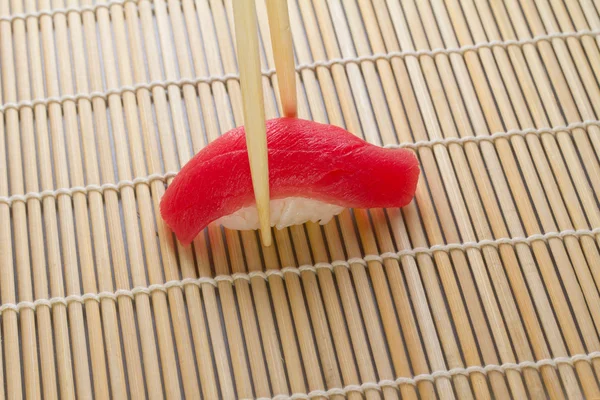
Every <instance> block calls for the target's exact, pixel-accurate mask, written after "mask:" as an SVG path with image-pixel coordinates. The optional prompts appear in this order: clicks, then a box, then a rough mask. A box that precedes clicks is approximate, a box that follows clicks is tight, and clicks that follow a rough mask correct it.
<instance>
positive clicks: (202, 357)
mask: <svg viewBox="0 0 600 400" xmlns="http://www.w3.org/2000/svg"><path fill="white" fill-rule="evenodd" d="M115 19H116V18H115V16H114V15H113V21H114V20H115ZM119 19H121V17H119ZM113 23H115V22H113ZM178 39H179V38H178ZM119 53H120V57H119V60H126V59H127V57H126V49H124V48H119ZM138 63H139V61H138ZM138 65H139V64H138ZM119 70H120V71H121V76H122V81H124V82H125V84H131V82H132V77H131V73H130V72H129V71H130V66H129V65H128V64H124V63H121V65H120V69H119ZM149 106H150V105H148V107H149ZM149 111H150V110H149ZM133 112H134V109H133V104H131V113H133ZM197 120H199V118H197ZM198 125H199V123H198ZM129 131H130V132H131V133H132V134H133V133H136V132H139V128H137V127H131V128H130V129H129ZM137 141H139V143H140V145H141V137H140V138H139V139H136V142H137ZM134 148H135V142H133V143H132V153H133V154H136V153H135V151H133V149H134ZM153 151H156V150H153ZM140 172H141V173H144V172H145V166H144V163H143V158H142V157H139V158H134V173H135V174H136V175H138V174H140ZM158 191H159V192H160V193H161V194H160V195H162V191H163V188H162V187H159V188H158ZM160 195H159V196H160ZM159 196H156V197H155V208H156V209H158V201H159V200H160V197H159ZM168 238H169V239H171V240H172V238H171V237H170V236H168ZM167 246H168V249H171V248H172V246H173V245H172V243H167ZM163 254H164V253H163ZM179 266H180V268H181V270H182V274H183V275H184V276H186V277H196V276H197V275H196V273H195V266H194V263H193V253H192V249H190V248H188V249H183V248H179ZM165 275H166V277H167V280H171V279H178V277H179V275H178V274H176V273H175V272H174V271H171V272H170V273H167V274H165ZM185 295H186V302H187V305H188V313H189V323H190V327H191V330H192V338H193V340H194V343H195V344H196V346H194V347H195V349H196V361H197V363H199V372H200V378H201V381H202V389H203V392H204V395H205V396H206V397H208V398H210V397H211V396H215V395H216V393H217V389H216V384H215V382H214V381H215V378H214V371H213V368H212V357H210V356H206V354H207V353H208V354H210V347H209V344H208V338H207V333H206V327H205V325H204V324H205V318H204V311H203V309H202V304H201V300H200V292H199V289H198V287H197V286H194V285H187V286H186V287H185ZM184 343H185V342H184ZM188 346H191V345H188ZM189 362H193V360H190V361H189ZM188 368H190V374H192V373H194V372H192V371H193V369H192V368H191V367H188ZM194 378H195V377H194V376H193V375H191V376H190V375H188V377H184V378H183V379H184V380H186V379H194ZM184 384H185V382H184ZM191 384H193V382H190V383H188V385H191ZM192 389H193V386H192Z"/></svg>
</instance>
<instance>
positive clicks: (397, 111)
mask: <svg viewBox="0 0 600 400" xmlns="http://www.w3.org/2000/svg"><path fill="white" fill-rule="evenodd" d="M361 9H362V10H363V12H370V11H369V9H368V8H367V7H366V4H365V3H364V2H362V3H361ZM377 10H381V8H377ZM371 13H372V11H371ZM379 17H380V18H382V19H380V20H378V22H379V24H380V25H381V27H382V31H384V32H385V31H386V28H388V29H389V27H391V21H390V20H389V18H388V17H387V16H385V15H379ZM363 18H364V20H365V22H366V27H367V29H368V30H369V32H370V35H371V37H370V39H371V43H373V45H374V46H375V47H374V48H373V50H374V51H375V52H381V51H385V50H384V49H382V47H381V46H382V44H378V43H381V40H382V39H381V38H378V37H377V36H375V35H376V33H373V32H376V31H374V30H373V26H374V25H373V24H372V22H373V20H372V16H370V17H368V16H364V17H363ZM385 38H386V40H387V41H388V42H389V43H391V44H392V46H394V42H393V40H392V38H393V34H388V35H385ZM396 49H397V44H396V45H395V48H394V50H396ZM395 61H397V60H395ZM379 64H380V71H381V72H380V73H384V72H385V71H386V68H388V67H387V66H386V63H385V62H381V63H379ZM393 67H394V71H396V73H401V67H402V64H400V63H398V62H394V61H393ZM389 73H391V72H389ZM404 74H406V72H404ZM384 76H385V75H384ZM392 79H393V78H392ZM385 81H389V78H388V79H385ZM400 86H401V87H403V86H402V85H400ZM386 87H388V89H386ZM384 89H386V91H387V94H388V96H394V91H393V90H390V89H389V86H388V85H385V86H384ZM411 97H412V96H406V95H405V96H403V98H406V99H410V98H411ZM390 101H391V100H390V97H388V102H390ZM413 101H414V100H413ZM391 104H393V103H391ZM399 107H400V108H398V107H394V113H393V116H394V118H395V119H400V117H401V116H403V114H402V113H401V110H402V108H401V106H399ZM414 114H415V113H414V112H410V113H409V115H414ZM411 119H413V120H414V118H411ZM412 122H415V121H412ZM419 124H420V123H419V122H417V123H416V125H417V127H418V125H419ZM396 125H397V126H399V128H400V129H399V131H400V132H405V131H406V130H405V129H404V127H405V126H408V121H407V120H406V118H405V117H404V118H402V119H401V120H400V122H399V123H398V122H396ZM401 140H408V141H410V140H412V139H411V138H410V136H408V137H407V136H406V135H403V136H401ZM419 154H421V155H422V157H423V160H422V161H423V165H425V168H426V170H427V169H429V167H428V166H427V165H429V164H428V163H427V162H426V160H428V158H427V157H430V154H431V153H430V152H429V150H428V149H422V150H420V151H419ZM429 172H432V171H429ZM434 173H435V174H437V172H434ZM428 178H429V181H430V182H431V183H430V184H431V185H432V186H433V187H435V185H436V184H435V181H433V180H432V178H433V176H431V175H428ZM421 188H423V185H420V186H419V189H418V190H417V202H418V203H419V204H420V205H421V207H423V208H424V210H423V211H422V212H421V214H422V216H423V218H425V219H426V220H427V219H429V220H431V218H430V217H429V218H428V217H427V216H428V215H429V216H431V215H435V212H434V211H433V209H432V207H433V205H431V203H430V200H429V195H428V194H423V191H422V190H421ZM435 198H438V196H435ZM427 210H429V211H427ZM404 213H405V215H406V218H407V221H412V222H418V221H415V217H416V215H415V213H416V209H412V207H411V206H408V207H407V208H405V211H404ZM440 214H441V215H444V214H445V211H440ZM388 215H389V217H390V221H391V223H392V229H394V230H395V232H396V234H395V236H396V241H397V242H399V243H398V247H399V248H405V247H406V246H407V245H408V244H407V243H406V242H404V243H402V237H403V236H406V233H403V232H402V230H403V229H404V228H403V226H404V224H403V222H402V220H401V219H400V218H401V217H400V216H399V215H398V213H397V212H396V211H395V210H388ZM376 216H377V218H378V220H380V221H382V222H383V220H382V218H384V217H383V215H382V214H381V213H379V212H377V215H375V214H374V215H373V218H374V219H375V217H376ZM417 218H418V217H417ZM394 221H396V222H394ZM435 223H437V222H435ZM378 226H379V229H378V234H379V235H380V237H381V236H382V235H381V234H380V232H381V228H382V226H381V225H378ZM425 226H426V227H427V231H428V234H430V235H431V234H433V235H438V237H439V233H433V232H435V231H439V228H437V227H435V226H434V225H432V224H431V223H429V224H427V223H426V225H425ZM408 227H409V230H410V232H411V239H412V240H414V241H416V242H413V245H414V246H416V247H421V246H424V245H426V243H425V242H424V233H423V232H422V231H420V229H421V227H420V222H419V223H418V224H416V223H415V224H410V223H409V224H408ZM432 231H433V232H432ZM379 240H380V241H384V242H385V241H387V239H385V236H383V237H382V238H380V239H379ZM388 246H389V244H388ZM387 251H390V250H389V249H388V250H387ZM459 255H460V256H462V253H460V252H459V253H456V256H459ZM455 258H456V257H455ZM436 261H437V263H438V268H439V269H440V274H441V278H442V282H443V285H444V287H445V288H446V291H448V292H449V294H448V298H449V299H453V301H451V302H450V306H451V309H452V312H453V314H454V315H456V317H455V318H457V319H458V320H459V321H460V322H458V323H457V327H456V329H457V330H458V334H459V338H460V340H461V341H466V343H465V344H464V345H463V349H465V350H467V349H469V348H474V347H473V346H475V345H474V344H473V337H472V334H471V333H470V332H468V331H465V327H466V328H467V329H469V321H468V317H467V316H466V314H465V311H464V308H462V307H464V306H462V307H460V306H458V305H457V304H456V299H457V295H454V296H452V295H451V294H452V293H458V292H457V291H458V288H457V286H456V281H455V280H454V278H453V272H451V271H448V270H447V268H448V267H449V266H446V265H447V263H448V262H449V260H448V257H447V255H445V254H441V253H437V254H436ZM405 262H406V259H405ZM418 262H419V264H422V265H421V270H422V271H427V268H431V267H430V266H429V264H430V261H428V257H424V256H420V257H418ZM463 262H464V261H463ZM424 278H425V279H426V280H425V284H426V285H427V286H426V288H427V291H428V292H429V293H430V296H435V295H436V294H435V290H436V289H437V285H438V283H437V281H435V280H434V281H432V279H435V278H434V277H432V276H430V277H429V278H428V277H427V275H424ZM431 291H434V293H431ZM458 296H459V295H458ZM431 301H435V300H433V299H432V300H431ZM468 304H473V302H471V301H470V302H468ZM432 309H433V312H434V313H436V311H437V310H438V309H439V310H440V314H441V315H439V316H437V317H436V319H440V318H442V319H443V318H444V317H445V313H446V311H443V308H442V307H432ZM472 314H473V315H477V314H475V313H472ZM479 315H481V313H479ZM441 323H444V322H443V321H442V322H441ZM446 323H447V322H446ZM477 325H480V324H477ZM477 325H476V326H477ZM451 330H452V328H450V329H448V327H445V328H440V329H439V331H440V332H442V333H443V332H449V331H451ZM488 337H489V335H488ZM444 339H445V340H446V341H447V340H448V339H446V338H444V337H443V336H442V340H444ZM467 343H468V344H467ZM444 346H445V347H446V348H447V347H448V346H453V345H452V343H451V342H450V343H444ZM475 347H476V346H475ZM450 351H452V350H450ZM488 353H489V351H488ZM451 354H452V353H451ZM484 354H485V352H484ZM449 357H450V358H449V359H450V362H451V361H452V360H453V357H456V355H455V356H449ZM492 357H494V355H492ZM466 360H467V362H468V363H471V362H474V363H475V365H479V364H480V361H479V356H478V355H477V354H473V353H472V352H470V353H469V352H467V353H466ZM471 360H473V361H471ZM481 378H482V377H480V376H479V377H478V376H477V375H475V376H474V377H473V380H474V382H473V384H474V389H475V390H476V395H477V396H478V397H487V396H489V394H488V393H487V389H486V388H485V385H486V384H485V379H484V380H482V379H481ZM501 379H502V378H501V377H499V376H493V375H492V385H493V387H494V389H495V391H497V392H498V393H506V394H505V396H506V395H508V393H507V392H506V390H507V389H506V387H505V385H504V383H503V382H502V381H501ZM499 396H500V397H502V395H499Z"/></svg>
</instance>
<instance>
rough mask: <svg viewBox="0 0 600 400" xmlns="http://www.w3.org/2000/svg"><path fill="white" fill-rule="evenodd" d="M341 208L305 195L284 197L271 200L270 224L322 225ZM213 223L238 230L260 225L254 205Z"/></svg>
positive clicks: (341, 209)
mask: <svg viewBox="0 0 600 400" xmlns="http://www.w3.org/2000/svg"><path fill="white" fill-rule="evenodd" d="M343 210H344V207H340V206H337V205H335V204H329V203H324V202H322V201H318V200H313V199H308V198H305V197H286V198H285V199H276V200H271V212H270V215H271V226H274V227H276V228H277V229H283V228H285V227H288V226H291V225H300V224H303V223H305V222H308V221H312V222H318V223H320V224H321V225H324V224H326V223H328V222H329V221H331V219H332V218H333V217H334V216H336V215H338V214H339V213H341V212H342V211H343ZM215 223H217V224H221V225H223V226H224V227H225V228H229V229H235V230H239V231H245V230H254V229H258V228H259V226H260V225H259V223H258V211H257V210H256V205H252V206H248V207H243V208H240V209H239V210H237V211H236V212H234V213H233V214H229V215H225V216H223V217H221V218H219V219H218V220H216V221H215Z"/></svg>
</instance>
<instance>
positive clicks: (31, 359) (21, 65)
mask: <svg viewBox="0 0 600 400" xmlns="http://www.w3.org/2000/svg"><path fill="white" fill-rule="evenodd" d="M11 12H14V13H19V12H23V5H22V4H20V2H12V4H11ZM27 22H30V21H27ZM25 28H26V27H25V21H18V22H17V21H15V24H14V25H13V34H14V40H15V67H16V73H17V92H18V99H19V100H20V101H22V100H30V99H31V85H30V82H29V68H28V47H27V44H26V41H25V39H26V34H25ZM33 111H34V110H32V109H24V110H21V111H20V113H19V114H20V120H21V131H20V135H21V137H22V146H23V147H22V151H23V153H24V154H26V155H27V156H26V157H25V158H24V160H25V162H24V171H23V172H24V175H25V176H24V178H25V179H24V181H25V190H26V191H27V192H30V191H38V189H39V185H38V177H37V165H36V161H37V157H36V149H35V139H34V128H35V126H34V122H33V117H34V116H33ZM11 184H12V185H11V186H12V187H13V188H14V189H16V190H14V189H13V190H14V192H16V193H24V192H23V189H24V188H23V183H22V182H19V181H16V182H11ZM19 186H20V187H19ZM21 211H23V209H20V208H17V209H15V210H14V214H13V218H14V219H15V221H16V223H15V224H14V227H15V259H16V261H17V282H18V294H19V295H18V300H19V301H33V288H32V285H31V272H30V268H31V266H30V256H29V254H28V253H29V252H28V236H33V237H32V239H31V241H30V243H31V246H32V247H33V246H34V245H36V246H39V245H40V242H42V243H43V238H41V237H40V235H41V234H42V230H41V207H40V203H39V201H31V202H28V204H27V213H28V214H29V221H28V222H29V224H28V227H27V228H28V230H29V232H23V231H22V230H21V229H20V228H21V226H24V224H23V225H22V224H21V222H22V221H20V219H21V218H22V217H24V216H23V215H20V212H21ZM35 230H37V232H36V233H30V232H31V231H35ZM8 243H9V244H10V239H8ZM42 246H43V244H42ZM38 249H39V247H38ZM9 254H10V250H9ZM41 254H43V251H42V253H41ZM37 257H38V255H32V258H37ZM33 263H34V265H35V264H38V263H39V261H38V260H34V262H33ZM11 273H12V272H11ZM5 279H8V280H9V282H11V283H10V284H11V285H12V281H11V278H10V273H9V275H8V276H6V278H5ZM5 293H6V292H5V291H4V290H3V292H2V297H3V301H5V302H6V301H10V299H8V298H5ZM23 311H25V312H20V329H21V346H22V353H23V375H24V384H25V392H24V394H25V395H26V397H27V398H32V399H39V398H40V396H41V388H40V386H41V382H40V381H39V378H40V376H39V368H38V355H37V353H38V346H37V342H36V329H35V319H34V318H35V317H34V313H33V310H23ZM44 357H47V355H45V356H44ZM45 367H46V366H45ZM12 368H15V366H12ZM45 378H47V379H48V376H47V374H46V376H45ZM48 380H49V382H48V383H49V387H51V386H52V378H50V379H48ZM54 385H55V384H54ZM50 392H51V393H49V395H50V396H52V391H51V389H50Z"/></svg>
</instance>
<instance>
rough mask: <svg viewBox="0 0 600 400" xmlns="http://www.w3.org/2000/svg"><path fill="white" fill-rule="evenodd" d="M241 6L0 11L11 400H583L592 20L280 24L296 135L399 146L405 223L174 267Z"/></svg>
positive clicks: (372, 216)
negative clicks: (294, 78) (178, 229)
mask: <svg viewBox="0 0 600 400" xmlns="http://www.w3.org/2000/svg"><path fill="white" fill-rule="evenodd" d="M233 1H241V0H233ZM231 3H232V0H153V1H149V0H113V1H110V2H102V1H100V0H98V1H97V2H92V0H66V1H65V0H0V70H1V88H2V90H1V100H0V104H1V105H0V120H1V121H0V298H1V304H2V306H1V307H0V311H1V315H0V318H1V320H0V325H1V331H0V334H1V339H2V346H1V348H0V349H1V352H2V354H1V357H0V361H1V363H0V368H1V369H2V371H1V373H0V379H2V382H1V383H0V388H2V390H0V398H2V399H4V398H7V399H21V398H27V399H38V398H44V399H56V398H61V399H72V398H77V399H92V398H95V399H107V398H112V399H125V398H132V399H145V398H149V399H163V398H166V399H180V398H186V399H195V398H200V397H202V398H205V399H217V398H223V399H233V398H262V399H288V398H292V399H323V398H331V399H341V398H345V397H347V398H349V399H360V398H366V399H369V400H371V399H373V400H374V399H398V398H402V399H418V398H420V399H434V398H439V399H451V398H456V399H470V398H475V399H491V398H496V399H508V398H515V399H525V398H536V399H537V398H551V399H561V398H570V399H578V398H586V399H600V389H599V383H600V336H599V332H600V290H599V289H600V255H599V252H600V250H599V247H598V245H599V243H600V208H599V202H598V200H599V195H600V165H599V164H600V163H599V155H600V121H599V120H598V115H599V114H600V86H599V84H598V82H599V81H598V80H599V79H600V48H599V44H600V39H599V35H600V1H597V0H564V2H563V1H561V0H535V1H534V0H504V2H502V1H500V0H493V1H486V0H430V1H425V0H312V1H311V0H289V5H290V13H291V23H292V30H293V37H294V46H295V49H294V50H295V54H296V58H297V65H298V82H299V89H300V93H299V96H300V97H299V113H300V117H302V118H307V119H313V120H316V121H320V122H328V123H331V124H334V125H339V126H344V127H346V128H347V129H348V130H350V131H351V132H353V133H355V134H357V135H359V136H361V137H364V138H365V139H366V140H368V141H370V142H372V143H376V144H379V145H384V146H390V147H394V146H398V145H399V146H402V147H408V148H411V149H414V151H416V153H417V154H418V157H419V160H420V162H421V166H422V171H423V174H422V178H421V181H420V186H419V187H418V191H417V195H416V199H415V201H414V202H413V203H411V204H410V205H409V206H407V207H405V208H403V209H401V210H399V209H388V210H369V211H365V210H353V211H345V212H344V213H343V214H341V215H340V216H339V217H338V218H336V220H335V221H332V222H331V223H329V224H328V225H326V226H320V225H316V224H306V225H304V226H295V227H292V228H290V229H285V230H282V231H277V230H275V231H274V239H275V242H276V244H275V245H274V246H272V247H269V248H263V247H261V245H260V241H259V239H258V236H257V234H256V232H236V231H226V230H221V229H220V228H218V227H214V226H212V227H210V228H209V229H208V230H207V231H206V232H204V233H203V234H201V235H200V236H199V237H198V238H197V239H196V241H195V242H194V246H193V247H191V248H183V247H181V246H179V245H178V244H177V242H176V241H175V240H174V238H173V236H172V234H171V233H170V232H169V231H168V230H167V228H166V227H165V225H164V224H163V223H162V221H161V219H160V214H159V212H158V203H159V200H160V198H161V196H162V194H163V193H164V191H165V187H166V185H167V184H168V183H169V182H170V180H171V179H172V177H173V176H174V174H175V173H176V172H177V171H178V170H179V169H180V167H181V165H183V164H184V163H185V162H186V161H187V160H189V159H190V158H191V157H192V156H193V154H194V153H195V152H197V151H198V150H199V149H200V148H202V147H203V146H205V145H206V144H207V143H208V142H210V141H211V140H213V139H215V138H216V137H217V136H218V135H219V134H221V133H223V132H226V131H228V130H230V129H232V128H233V127H235V126H238V125H242V124H243V121H242V113H241V96H240V88H239V82H238V80H237V65H236V59H235V52H234V49H235V45H234V43H233V26H232V24H233V18H232V9H231ZM257 14H258V18H259V27H260V36H261V40H262V44H263V48H262V51H263V55H262V56H263V63H264V64H263V67H264V70H265V73H264V78H263V84H264V86H263V87H264V93H265V98H266V110H267V116H268V117H269V118H270V117H275V116H277V115H278V106H277V99H276V95H275V93H277V91H276V90H274V89H276V84H277V82H276V77H275V75H274V72H273V68H274V63H273V59H272V54H271V51H270V49H271V45H270V42H269V33H268V26H267V23H266V22H267V13H266V8H265V3H264V0H258V1H257Z"/></svg>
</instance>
